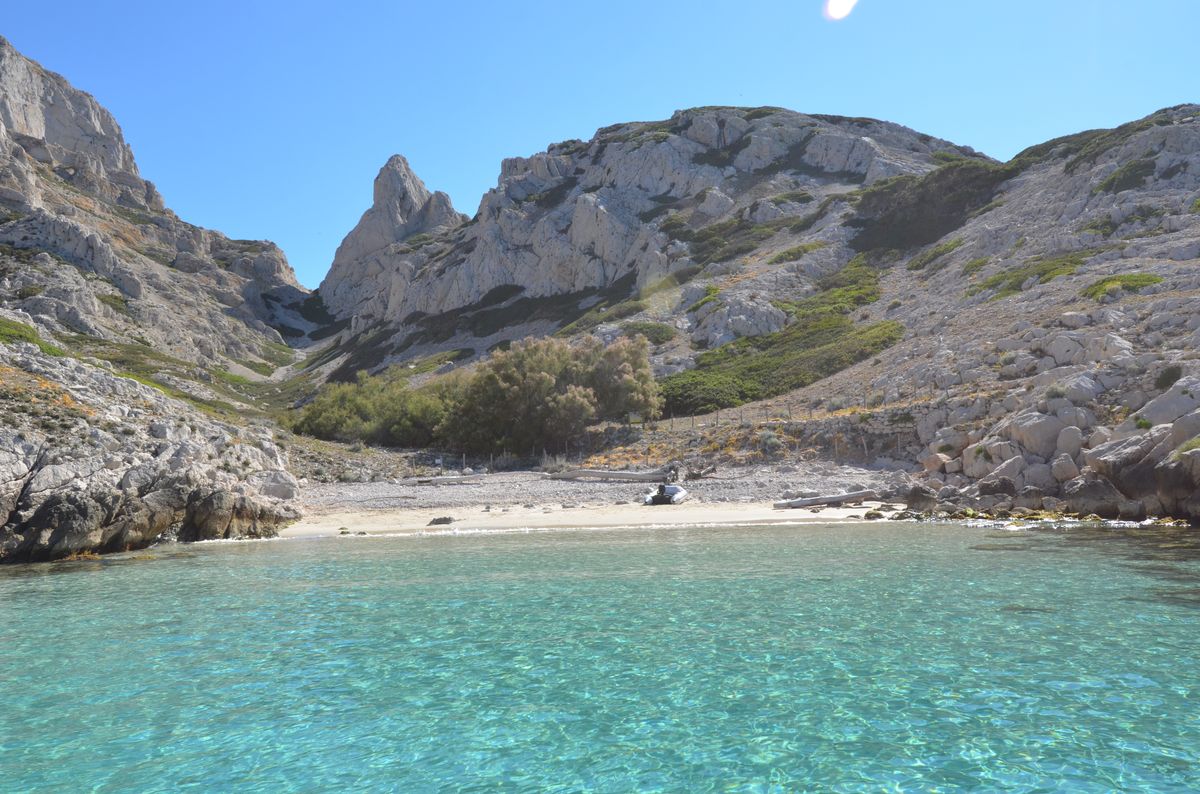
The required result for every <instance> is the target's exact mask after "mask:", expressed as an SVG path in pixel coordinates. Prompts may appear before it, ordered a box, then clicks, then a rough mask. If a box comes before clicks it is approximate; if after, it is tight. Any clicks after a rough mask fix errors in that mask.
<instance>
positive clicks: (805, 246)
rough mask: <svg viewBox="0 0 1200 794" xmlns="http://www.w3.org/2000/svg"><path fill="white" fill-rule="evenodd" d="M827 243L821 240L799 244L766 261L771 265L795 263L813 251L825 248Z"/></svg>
mask: <svg viewBox="0 0 1200 794" xmlns="http://www.w3.org/2000/svg"><path fill="white" fill-rule="evenodd" d="M827 245H829V243H827V242H824V241H822V240H817V241H814V242H811V243H801V244H800V245H797V246H794V247H792V248H788V249H787V250H786V251H780V252H779V253H777V254H775V256H773V257H771V258H770V259H769V260H767V261H768V263H769V264H772V265H780V264H783V263H784V262H795V261H796V260H798V259H800V258H801V257H803V256H805V255H806V254H811V253H812V252H813V251H819V250H821V249H822V248H825V247H826V246H827Z"/></svg>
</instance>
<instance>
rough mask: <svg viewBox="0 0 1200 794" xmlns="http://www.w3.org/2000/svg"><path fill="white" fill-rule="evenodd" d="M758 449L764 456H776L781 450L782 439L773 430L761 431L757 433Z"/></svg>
mask: <svg viewBox="0 0 1200 794" xmlns="http://www.w3.org/2000/svg"><path fill="white" fill-rule="evenodd" d="M758 448H759V449H760V450H761V451H762V453H763V454H764V455H767V456H774V455H778V454H779V453H780V452H781V451H782V450H783V439H781V438H780V437H779V434H778V433H776V432H775V431H774V430H761V431H759V433H758Z"/></svg>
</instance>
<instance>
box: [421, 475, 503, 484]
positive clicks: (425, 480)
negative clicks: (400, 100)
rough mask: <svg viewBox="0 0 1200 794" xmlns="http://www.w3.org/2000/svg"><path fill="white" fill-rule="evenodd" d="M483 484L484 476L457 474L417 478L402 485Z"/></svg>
mask: <svg viewBox="0 0 1200 794" xmlns="http://www.w3.org/2000/svg"><path fill="white" fill-rule="evenodd" d="M478 482H483V475H482V474H456V475H454V476H450V477H415V478H411V479H407V480H401V481H400V484H401V485H470V484H472V483H478Z"/></svg>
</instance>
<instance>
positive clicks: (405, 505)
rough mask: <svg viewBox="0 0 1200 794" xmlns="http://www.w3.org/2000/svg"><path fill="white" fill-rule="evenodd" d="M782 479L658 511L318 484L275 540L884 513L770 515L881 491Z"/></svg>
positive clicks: (623, 495)
mask: <svg viewBox="0 0 1200 794" xmlns="http://www.w3.org/2000/svg"><path fill="white" fill-rule="evenodd" d="M787 474H789V475H791V476H789V477H787V478H786V479H787V480H791V481H792V482H790V483H789V482H785V481H783V479H781V478H780V477H779V476H778V475H779V472H772V471H768V470H750V469H747V470H742V471H738V472H734V473H732V474H731V476H730V477H729V478H728V479H725V480H703V481H698V482H693V483H686V486H687V488H688V489H689V491H690V492H691V498H690V499H689V500H688V501H686V502H684V503H683V504H680V505H666V506H658V507H650V506H646V505H643V504H641V496H642V495H643V494H644V493H645V492H646V491H648V490H649V488H650V486H649V485H648V484H644V483H627V482H626V483H608V482H569V481H561V480H548V479H545V478H543V477H542V476H541V475H539V474H536V473H532V472H516V473H510V474H499V475H494V476H492V477H489V478H488V479H487V481H485V482H483V483H476V484H470V485H444V486H429V485H416V484H413V483H404V482H399V483H342V484H336V485H319V486H318V485H314V486H311V487H309V488H306V489H305V491H304V493H303V495H302V500H303V503H304V513H305V515H304V518H303V519H301V520H300V521H299V522H297V523H295V524H293V525H292V526H290V527H288V528H287V529H285V530H284V531H283V532H282V533H281V535H282V536H283V537H311V536H319V535H337V534H339V533H341V532H344V531H346V530H349V531H350V532H354V533H359V532H365V533H367V534H388V533H405V534H408V533H414V532H421V533H428V534H462V533H474V532H484V531H502V530H518V529H555V528H562V529H576V528H592V527H595V528H601V527H633V526H704V525H717V524H720V525H726V526H728V525H747V526H754V525H763V524H787V523H800V522H828V521H854V520H858V519H862V517H863V515H864V514H865V513H866V512H867V511H868V510H871V509H875V508H877V507H879V506H880V503H879V502H863V503H862V504H856V505H850V506H844V507H825V508H802V509H794V510H778V509H775V508H774V507H773V506H772V503H773V502H774V501H775V500H777V499H780V498H782V497H783V496H784V494H785V493H786V492H788V491H789V490H794V487H796V486H799V487H801V488H804V489H807V490H808V491H809V492H811V491H819V492H821V493H839V492H842V491H849V490H854V488H855V487H860V486H866V487H871V486H874V485H878V484H880V483H879V482H878V479H879V473H876V472H868V471H867V470H861V469H859V470H852V469H847V468H838V469H836V470H834V471H821V470H817V471H810V472H808V474H809V477H797V476H796V473H795V472H788V473H787ZM831 474H832V475H834V476H832V477H830V476H829V475H831ZM772 475H774V476H772ZM813 475H815V476H813ZM856 475H857V476H856ZM872 475H874V476H872ZM797 481H800V482H797ZM789 485H790V486H793V488H791V489H789V487H788V486H789ZM893 506H897V505H895V503H893ZM446 519H450V521H449V523H446V522H445V520H446ZM435 520H441V523H434V521H435Z"/></svg>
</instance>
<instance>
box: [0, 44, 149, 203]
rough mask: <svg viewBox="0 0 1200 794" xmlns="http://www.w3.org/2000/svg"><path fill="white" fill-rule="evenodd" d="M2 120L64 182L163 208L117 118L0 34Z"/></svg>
mask: <svg viewBox="0 0 1200 794" xmlns="http://www.w3.org/2000/svg"><path fill="white" fill-rule="evenodd" d="M0 125H2V127H3V129H4V130H5V131H6V133H7V134H6V135H5V136H4V137H6V138H7V139H8V140H10V141H14V142H16V143H17V144H18V145H20V146H21V148H22V149H23V150H24V151H25V152H26V153H27V155H28V157H29V158H30V159H32V160H34V161H36V162H38V163H42V164H43V165H49V166H51V167H53V168H54V170H55V171H56V173H58V175H59V176H60V177H61V178H64V179H65V180H66V181H68V182H70V183H72V184H74V185H76V186H77V187H80V188H83V189H84V190H87V191H89V192H96V193H99V194H101V195H104V196H105V197H106V198H108V199H109V200H112V201H117V202H120V203H121V204H123V205H125V206H133V207H142V208H147V209H156V210H161V209H162V208H163V206H162V198H161V197H160V196H159V195H158V191H157V190H155V188H154V185H152V184H151V183H149V182H147V181H145V180H143V179H142V178H141V176H140V175H139V174H138V169H137V164H136V163H135V162H134V160H133V151H132V150H131V149H130V148H129V144H127V143H126V142H125V138H124V136H123V135H122V134H121V128H120V126H119V125H118V124H117V122H116V119H114V118H113V117H112V115H111V114H110V113H109V112H108V111H107V110H105V109H104V108H103V107H101V106H100V104H99V103H98V102H96V100H95V99H93V98H92V97H91V96H89V95H88V94H85V93H83V92H82V91H78V90H76V89H75V88H74V87H73V86H71V84H70V83H68V82H67V81H66V80H65V79H63V78H62V77H61V76H59V75H57V74H54V73H53V72H48V71H46V70H45V69H43V68H41V67H40V66H38V65H37V64H35V63H33V62H32V61H30V60H28V59H26V58H25V57H23V56H22V55H21V54H20V53H18V52H17V51H16V50H15V49H14V48H13V47H12V45H11V44H9V43H8V41H6V40H5V39H4V38H2V37H0Z"/></svg>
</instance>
